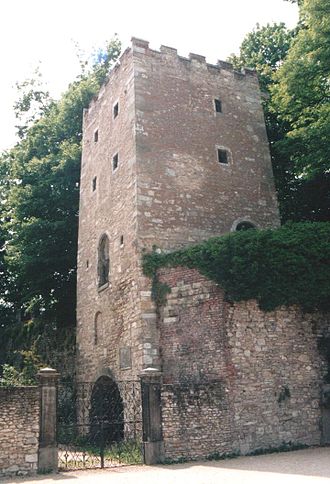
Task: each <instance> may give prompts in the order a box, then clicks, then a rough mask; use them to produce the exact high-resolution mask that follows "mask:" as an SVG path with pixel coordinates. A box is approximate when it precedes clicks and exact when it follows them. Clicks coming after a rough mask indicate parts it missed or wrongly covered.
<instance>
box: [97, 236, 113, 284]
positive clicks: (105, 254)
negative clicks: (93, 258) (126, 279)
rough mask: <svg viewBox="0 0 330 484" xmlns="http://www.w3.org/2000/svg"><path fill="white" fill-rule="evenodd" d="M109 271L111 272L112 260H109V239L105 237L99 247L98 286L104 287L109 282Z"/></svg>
mask: <svg viewBox="0 0 330 484" xmlns="http://www.w3.org/2000/svg"><path fill="white" fill-rule="evenodd" d="M109 270H110V260H109V239H108V237H107V235H105V234H104V235H103V236H102V237H101V240H100V242H99V246H98V264H97V273H98V285H99V287H101V286H103V285H104V284H106V283H107V282H109Z"/></svg>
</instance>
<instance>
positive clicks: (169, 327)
mask: <svg viewBox="0 0 330 484" xmlns="http://www.w3.org/2000/svg"><path fill="white" fill-rule="evenodd" d="M160 280H161V281H162V282H165V283H167V284H168V285H169V286H170V287H171V293H170V294H169V296H168V300H167V304H166V306H165V307H164V308H163V309H162V311H161V317H160V321H159V327H160V351H161V354H162V359H163V366H162V371H163V379H164V383H165V386H164V391H163V395H162V405H163V436H164V443H165V452H166V457H168V458H178V457H181V456H184V457H188V458H197V457H206V456H208V455H210V454H214V453H215V452H218V453H233V452H240V453H248V452H251V451H253V450H256V449H260V448H262V449H267V448H270V447H278V446H280V445H281V444H283V442H285V443H289V442H291V443H294V444H298V443H299V444H307V445H313V444H319V443H320V441H321V433H320V429H321V410H322V409H321V406H320V401H321V389H322V383H323V382H324V378H325V375H326V372H327V369H328V368H327V363H326V361H325V360H324V359H322V356H321V353H320V351H319V349H318V340H319V339H321V338H322V337H324V336H329V334H330V321H329V318H328V317H326V316H325V315H320V314H316V315H315V314H314V315H311V314H304V313H302V312H301V311H300V310H299V309H298V308H294V307H293V308H289V309H288V308H280V309H279V310H277V311H272V312H269V313H266V312H263V311H261V310H260V309H259V308H258V306H257V304H256V302H255V301H248V302H241V303H234V304H231V303H228V302H226V301H225V300H224V294H223V291H222V290H221V288H219V287H218V286H217V285H216V284H214V283H212V282H211V281H209V280H207V279H206V278H204V277H203V276H202V275H200V274H199V273H198V272H197V271H194V270H189V269H184V268H177V269H166V270H165V269H164V270H162V271H161V272H160Z"/></svg>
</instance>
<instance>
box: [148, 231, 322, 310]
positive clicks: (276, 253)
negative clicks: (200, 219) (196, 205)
mask: <svg viewBox="0 0 330 484" xmlns="http://www.w3.org/2000/svg"><path fill="white" fill-rule="evenodd" d="M158 252H159V251H156V250H154V251H153V252H152V253H149V254H144V256H143V270H144V274H145V275H147V276H149V277H151V278H152V279H153V281H154V282H155V281H156V282H157V281H158V279H157V270H158V269H159V268H161V267H177V266H185V267H188V268H193V269H197V270H198V271H199V272H200V273H201V274H203V275H205V276H206V277H208V278H209V279H211V280H213V281H215V282H216V283H218V284H219V285H221V287H223V288H224V290H225V292H226V296H227V299H228V300H232V301H242V300H249V299H256V300H257V301H258V302H259V306H260V307H261V309H264V310H268V311H269V310H273V309H275V308H277V307H279V306H282V305H286V306H289V305H292V304H298V305H300V306H301V307H302V308H303V309H304V310H306V311H313V310H329V309H330V222H306V223H296V224H287V225H284V226H282V227H280V228H278V229H272V230H271V229H268V230H247V231H244V232H235V233H230V234H227V235H224V236H222V237H214V238H211V239H209V240H207V241H205V242H202V243H200V244H198V245H194V246H190V247H186V248H183V249H181V250H177V251H175V252H171V253H158ZM154 285H155V284H154ZM155 291H156V292H157V284H156V287H154V292H155Z"/></svg>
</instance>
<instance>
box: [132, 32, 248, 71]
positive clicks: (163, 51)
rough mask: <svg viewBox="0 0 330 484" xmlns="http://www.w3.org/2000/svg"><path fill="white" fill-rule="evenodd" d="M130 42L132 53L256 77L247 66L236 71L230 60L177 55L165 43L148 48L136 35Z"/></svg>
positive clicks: (195, 55)
mask: <svg viewBox="0 0 330 484" xmlns="http://www.w3.org/2000/svg"><path fill="white" fill-rule="evenodd" d="M131 42H132V51H133V54H134V53H136V54H148V53H150V54H155V55H157V54H158V55H160V56H165V57H172V58H173V57H176V58H177V59H178V60H181V61H184V62H190V63H194V62H196V63H198V64H204V65H205V67H206V68H211V69H218V70H226V71H231V72H233V73H234V74H238V75H240V76H242V77H243V78H244V77H245V76H253V77H257V73H256V71H255V70H254V69H250V68H248V67H246V68H244V69H242V70H241V71H236V70H235V69H234V66H233V65H232V64H231V63H230V62H226V61H222V60H218V61H217V64H210V63H208V62H206V57H205V56H203V55H200V54H194V53H189V57H183V56H180V55H178V51H177V49H175V48H174V47H169V46H167V45H161V46H160V50H159V51H158V50H153V49H150V47H149V42H148V41H147V40H143V39H139V38H137V37H132V38H131Z"/></svg>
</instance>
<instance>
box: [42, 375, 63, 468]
mask: <svg viewBox="0 0 330 484" xmlns="http://www.w3.org/2000/svg"><path fill="white" fill-rule="evenodd" d="M58 377H59V374H58V373H57V372H56V370H53V369H52V368H43V369H42V370H40V371H39V373H38V378H39V388H40V436H39V458H38V471H41V472H56V471H57V465H58V464H57V462H58V458H57V446H56V404H57V381H58Z"/></svg>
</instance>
